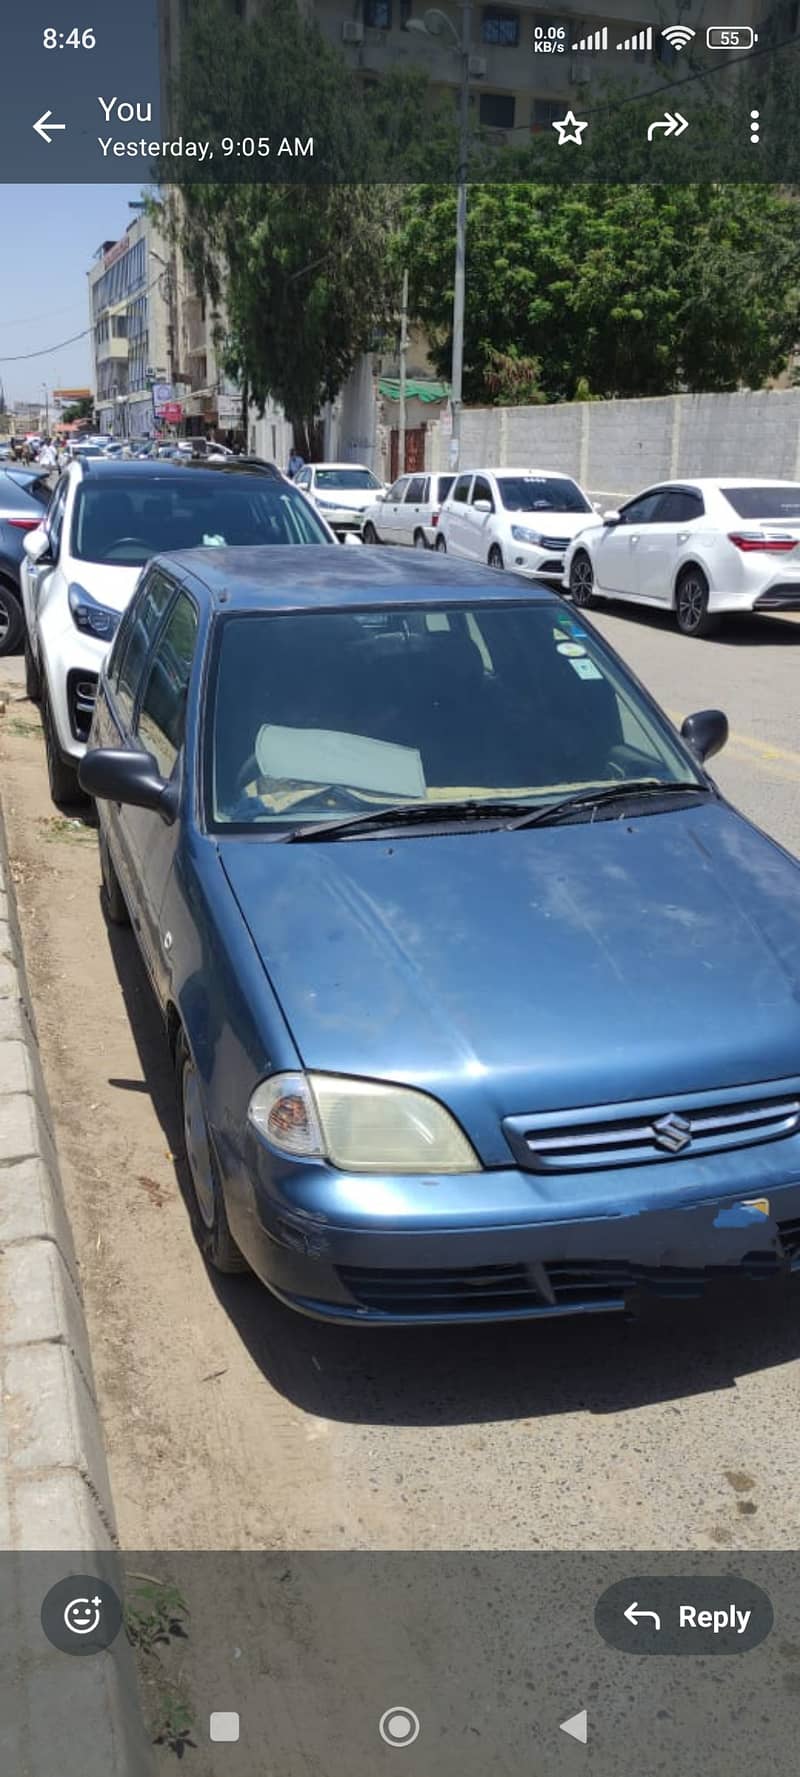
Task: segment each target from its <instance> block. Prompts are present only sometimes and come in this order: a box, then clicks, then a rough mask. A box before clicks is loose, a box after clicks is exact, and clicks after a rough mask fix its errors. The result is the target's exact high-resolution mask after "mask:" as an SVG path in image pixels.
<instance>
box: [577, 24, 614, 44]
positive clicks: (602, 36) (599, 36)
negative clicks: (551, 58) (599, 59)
mask: <svg viewBox="0 0 800 1777" xmlns="http://www.w3.org/2000/svg"><path fill="white" fill-rule="evenodd" d="M571 48H572V49H608V25H604V26H603V28H602V30H601V31H592V32H591V33H590V35H589V36H588V37H581V38H580V39H579V41H578V42H577V43H573V44H572V45H571Z"/></svg>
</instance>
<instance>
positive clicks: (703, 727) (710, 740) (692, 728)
mask: <svg viewBox="0 0 800 1777" xmlns="http://www.w3.org/2000/svg"><path fill="white" fill-rule="evenodd" d="M681 737H682V739H683V740H685V741H686V744H687V746H688V747H690V748H691V750H692V752H693V753H694V756H695V758H696V759H699V760H700V764H701V765H704V764H705V762H706V759H713V757H714V754H715V753H721V751H722V748H723V747H724V745H725V742H726V740H727V738H728V718H727V716H726V715H725V713H724V711H723V710H697V711H696V712H695V714H694V715H693V716H687V717H686V720H685V721H684V722H682V723H681Z"/></svg>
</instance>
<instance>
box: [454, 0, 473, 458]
mask: <svg viewBox="0 0 800 1777" xmlns="http://www.w3.org/2000/svg"><path fill="white" fill-rule="evenodd" d="M471 39H472V0H462V5H461V88H460V95H459V113H458V197H457V201H456V265H455V278H454V283H453V359H452V372H451V379H450V380H451V385H452V386H451V391H450V406H451V409H452V414H453V432H452V437H451V439H450V467H451V469H457V468H458V466H459V455H460V451H461V385H462V380H463V374H464V296H465V287H466V261H467V179H468V177H469V58H470V47H471Z"/></svg>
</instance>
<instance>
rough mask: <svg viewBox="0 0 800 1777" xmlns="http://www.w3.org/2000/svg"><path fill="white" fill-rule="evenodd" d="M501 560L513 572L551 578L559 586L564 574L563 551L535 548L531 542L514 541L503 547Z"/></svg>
mask: <svg viewBox="0 0 800 1777" xmlns="http://www.w3.org/2000/svg"><path fill="white" fill-rule="evenodd" d="M503 560H504V562H505V565H506V567H507V568H512V569H513V571H514V573H515V574H529V575H530V576H531V578H533V579H536V580H552V581H553V582H554V583H555V584H556V585H558V586H560V585H561V582H562V579H563V576H564V555H563V551H562V552H560V553H559V552H558V551H556V550H552V549H550V550H548V549H536V548H534V547H533V545H531V544H525V543H515V542H514V541H513V539H512V541H511V542H510V543H506V544H505V545H504V547H503Z"/></svg>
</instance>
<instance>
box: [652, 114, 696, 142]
mask: <svg viewBox="0 0 800 1777" xmlns="http://www.w3.org/2000/svg"><path fill="white" fill-rule="evenodd" d="M688 128H689V119H688V117H682V116H681V114H680V111H675V112H674V113H673V112H672V111H665V112H664V116H663V117H660V118H659V119H658V121H657V122H656V123H651V125H650V128H649V130H648V132H647V140H648V142H652V140H653V136H654V134H655V132H656V130H663V131H664V135H665V136H682V135H683V132H684V130H688Z"/></svg>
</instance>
